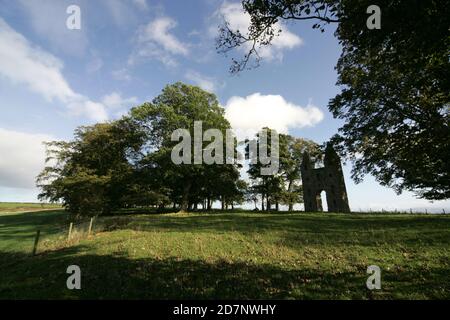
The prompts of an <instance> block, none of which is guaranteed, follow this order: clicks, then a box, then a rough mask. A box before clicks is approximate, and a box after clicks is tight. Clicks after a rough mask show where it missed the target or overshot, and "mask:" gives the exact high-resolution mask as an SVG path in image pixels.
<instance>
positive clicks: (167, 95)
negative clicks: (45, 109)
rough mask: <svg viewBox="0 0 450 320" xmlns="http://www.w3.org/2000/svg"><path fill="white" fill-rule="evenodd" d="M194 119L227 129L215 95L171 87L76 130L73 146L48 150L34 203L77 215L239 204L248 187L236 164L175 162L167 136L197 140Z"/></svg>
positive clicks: (205, 125)
mask: <svg viewBox="0 0 450 320" xmlns="http://www.w3.org/2000/svg"><path fill="white" fill-rule="evenodd" d="M194 121H202V126H203V131H205V130H207V129H212V128H214V129H218V130H220V132H221V133H222V134H223V136H225V131H226V130H227V129H230V124H229V123H228V121H227V120H226V119H225V118H224V110H223V108H222V107H220V106H219V103H218V101H217V98H216V96H215V95H214V94H211V93H208V92H205V91H203V90H202V89H200V88H198V87H194V86H189V85H185V84H182V83H176V84H173V85H169V86H167V87H165V88H164V90H163V91H162V93H161V94H160V95H159V96H157V97H156V98H155V99H154V100H153V101H152V102H151V103H144V104H143V105H142V106H139V107H135V108H133V109H132V110H131V111H130V114H129V115H128V116H125V117H123V118H122V119H120V120H118V121H114V122H111V123H100V124H96V125H93V126H87V127H80V128H78V129H77V130H76V131H75V139H74V140H73V141H70V142H64V141H57V142H50V143H48V144H47V147H48V159H47V160H48V163H49V166H47V167H46V168H45V169H44V170H43V171H42V173H41V174H40V175H39V176H38V178H37V184H38V186H39V187H40V188H41V190H42V193H41V194H40V196H39V197H40V198H41V199H49V200H50V201H53V202H56V201H62V202H63V203H64V206H65V207H66V209H68V210H69V211H70V212H72V213H74V214H76V215H102V214H108V213H111V212H112V211H114V210H117V209H119V208H129V207H139V206H156V207H158V208H161V209H163V208H164V207H166V206H168V205H170V204H172V205H173V207H179V208H180V210H182V211H187V210H188V209H194V208H195V209H196V208H197V205H198V204H203V208H207V207H208V208H210V207H211V204H212V202H213V201H215V200H219V199H220V200H221V201H222V203H223V205H224V206H228V205H229V204H231V205H233V204H234V203H239V202H242V199H243V194H244V190H243V188H245V185H244V184H243V183H242V181H239V171H238V165H237V164H223V165H222V164H213V165H206V164H194V165H177V164H174V163H173V161H172V159H171V153H172V149H173V147H174V146H175V145H176V144H178V142H174V141H172V140H171V136H172V133H173V131H174V130H176V129H186V130H188V131H189V132H190V133H191V137H194ZM201 134H202V136H203V132H202V133H201ZM200 138H202V137H200ZM193 143H194V139H192V144H193ZM223 143H224V144H225V140H224V141H223ZM207 144H209V142H203V145H202V150H203V149H204V148H205V147H206V146H207ZM224 149H225V147H224ZM200 152H202V151H200ZM234 152H235V153H236V152H237V151H236V150H234ZM191 156H192V158H193V154H192V155H191Z"/></svg>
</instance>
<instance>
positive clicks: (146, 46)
mask: <svg viewBox="0 0 450 320" xmlns="http://www.w3.org/2000/svg"><path fill="white" fill-rule="evenodd" d="M176 26H177V22H176V21H175V20H174V19H172V18H170V17H160V18H157V19H155V20H153V21H151V22H149V23H148V24H147V25H145V26H143V27H141V28H140V29H139V31H138V34H137V48H136V49H135V51H134V53H133V54H132V55H131V57H130V58H129V60H128V63H129V64H134V63H136V61H137V60H140V59H145V58H151V59H158V60H160V61H161V62H162V63H164V64H165V65H167V66H175V65H176V64H177V63H176V60H175V57H176V56H187V55H188V54H189V45H188V44H186V43H183V42H182V41H180V40H179V39H178V38H177V37H176V36H175V35H173V34H172V33H171V32H170V31H171V30H172V29H173V28H175V27H176Z"/></svg>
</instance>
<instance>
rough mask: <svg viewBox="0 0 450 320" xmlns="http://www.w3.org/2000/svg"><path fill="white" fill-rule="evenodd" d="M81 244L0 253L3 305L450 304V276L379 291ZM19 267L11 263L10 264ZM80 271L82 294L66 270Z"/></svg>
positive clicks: (406, 276) (304, 272)
mask: <svg viewBox="0 0 450 320" xmlns="http://www.w3.org/2000/svg"><path fill="white" fill-rule="evenodd" d="M83 249H84V248H83V247H82V246H78V247H73V248H68V249H63V250H59V251H55V252H49V253H46V254H42V255H39V256H36V257H26V256H23V257H20V258H18V256H17V255H11V254H9V253H0V266H1V270H2V272H1V275H0V298H1V299H391V298H399V299H404V298H413V299H414V298H433V299H448V298H449V297H450V284H449V281H448V280H449V277H448V275H447V274H448V270H444V269H432V270H427V271H426V272H424V270H419V269H415V270H413V271H410V270H396V271H395V272H387V273H386V274H384V275H383V286H384V287H385V289H384V290H381V291H377V292H373V291H369V290H368V289H366V287H365V282H366V277H367V275H366V274H365V270H363V269H362V270H356V271H354V272H336V273H333V272H330V271H321V270H320V269H298V270H286V269H283V268H279V267H274V266H271V265H253V264H245V263H229V262H225V261H216V262H205V261H194V260H178V259H173V258H170V259H162V260H158V259H154V258H146V259H136V260H135V259H128V258H127V257H124V256H113V255H89V254H79V253H80V252H82V251H83ZM14 261H15V262H19V261H20V263H13V262H14ZM73 264H75V265H78V266H79V267H80V268H81V272H82V274H81V276H82V280H81V286H82V289H81V290H68V289H67V288H66V280H67V277H68V274H66V269H67V267H68V266H69V265H73Z"/></svg>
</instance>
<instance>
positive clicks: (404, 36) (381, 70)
mask: <svg viewBox="0 0 450 320" xmlns="http://www.w3.org/2000/svg"><path fill="white" fill-rule="evenodd" d="M242 4H243V8H244V10H245V11H246V12H247V13H248V14H249V15H250V16H251V26H250V27H249V30H248V32H247V33H242V32H241V31H236V30H231V29H230V26H229V24H227V23H225V24H224V25H223V26H222V27H221V29H220V30H221V34H220V36H219V38H218V42H217V47H218V50H219V52H228V51H230V50H232V49H234V48H236V47H239V46H243V45H248V44H250V48H251V49H250V50H249V52H248V53H247V54H246V55H245V56H244V58H243V59H240V60H233V64H232V67H231V71H232V72H239V71H242V70H244V69H246V68H248V67H249V61H251V60H252V59H255V60H256V65H257V64H258V62H259V56H258V50H259V49H260V48H261V47H264V46H268V45H270V44H271V43H272V41H273V39H274V38H275V37H276V36H278V35H279V34H280V30H279V24H278V22H279V21H280V20H311V21H314V24H313V25H312V26H313V28H317V29H320V30H321V31H322V32H323V31H324V27H325V26H326V25H327V24H330V23H337V30H336V33H335V35H336V37H337V38H338V40H339V42H340V44H341V46H342V48H343V51H342V54H341V57H340V59H339V61H338V64H337V71H338V75H339V79H338V85H339V86H341V88H342V92H341V93H340V94H338V95H337V96H336V97H335V98H333V99H332V100H331V101H330V104H329V109H330V111H331V112H332V113H333V115H334V116H335V117H337V118H340V119H343V120H344V121H345V123H344V125H343V126H342V127H341V128H340V130H339V134H338V135H336V136H335V137H334V139H333V141H334V142H335V144H337V147H338V150H340V151H341V153H342V154H345V155H346V156H347V157H348V158H349V159H350V160H351V161H352V162H353V163H354V167H353V178H354V179H355V180H356V181H357V182H359V181H361V179H362V178H363V177H364V176H365V175H366V174H372V175H374V176H375V177H376V179H377V180H378V181H379V182H380V183H381V184H383V185H387V186H390V187H393V188H394V189H395V190H396V191H397V192H401V191H402V190H411V191H415V192H416V193H417V195H418V196H420V197H424V198H427V199H446V198H449V197H450V176H449V175H450V162H449V161H448V158H449V156H450V142H449V141H450V139H449V136H450V123H449V115H450V110H449V105H450V104H449V101H450V77H449V76H448V75H449V74H450V60H449V55H448V53H449V52H450V34H449V22H450V21H449V17H450V7H449V6H448V3H447V1H445V0H433V1H423V0H411V1H398V0H380V1H378V2H377V5H378V6H379V7H380V8H381V11H382V21H381V29H379V30H369V29H368V28H367V26H366V22H367V19H368V17H369V15H368V14H366V10H367V8H368V7H369V6H370V5H371V4H373V3H372V2H371V1H368V0H341V1H337V0H321V1H316V0H244V1H242Z"/></svg>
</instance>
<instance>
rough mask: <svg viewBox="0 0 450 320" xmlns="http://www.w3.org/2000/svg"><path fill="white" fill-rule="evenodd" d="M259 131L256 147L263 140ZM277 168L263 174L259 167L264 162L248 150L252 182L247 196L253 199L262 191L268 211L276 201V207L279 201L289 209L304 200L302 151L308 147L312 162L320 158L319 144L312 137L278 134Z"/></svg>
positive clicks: (269, 148) (265, 208)
mask: <svg viewBox="0 0 450 320" xmlns="http://www.w3.org/2000/svg"><path fill="white" fill-rule="evenodd" d="M264 129H265V130H267V136H270V135H272V134H274V133H275V131H274V130H271V129H269V128H264ZM261 140H262V139H260V136H259V134H258V135H256V138H255V140H254V141H255V142H256V145H257V148H258V150H260V146H261V144H262V143H266V142H265V141H261ZM267 144H268V146H267V149H268V152H269V153H271V149H272V145H271V142H270V143H269V142H268V143H267ZM278 147H279V151H278V155H279V159H278V163H279V170H278V172H276V173H275V174H273V175H263V174H262V173H261V168H262V167H264V165H263V164H262V163H261V161H260V157H259V156H258V155H259V154H250V155H251V158H252V160H253V161H252V163H251V164H250V166H249V170H248V174H249V177H250V179H251V180H252V186H251V188H250V192H249V193H248V195H247V196H248V198H249V199H250V200H251V201H254V202H255V207H256V197H255V196H256V195H257V194H259V195H261V206H262V210H267V211H269V210H270V209H271V207H272V204H275V209H276V211H278V210H279V205H280V204H285V205H287V206H288V208H289V211H292V210H293V207H294V205H295V204H297V203H301V202H303V198H302V186H301V172H300V167H301V163H302V158H303V157H302V154H303V153H304V152H305V151H307V152H308V153H309V154H311V158H312V161H313V163H316V162H318V161H320V160H321V155H322V151H321V148H320V146H319V145H318V144H317V143H315V142H313V141H311V140H305V139H302V138H295V137H292V136H290V135H287V134H279V145H278Z"/></svg>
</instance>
